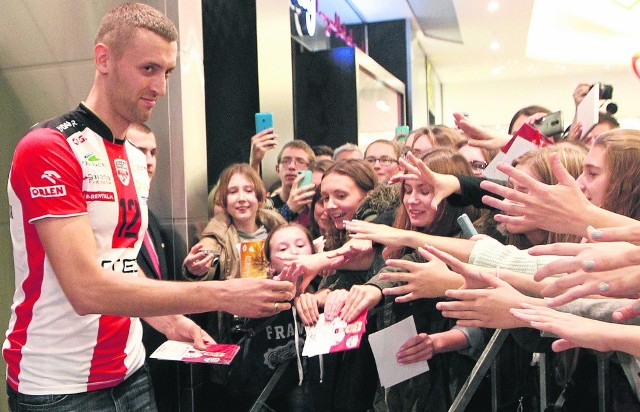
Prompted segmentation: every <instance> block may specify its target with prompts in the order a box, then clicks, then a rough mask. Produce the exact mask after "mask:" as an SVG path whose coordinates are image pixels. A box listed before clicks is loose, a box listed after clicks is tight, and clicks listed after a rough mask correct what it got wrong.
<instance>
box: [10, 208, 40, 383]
mask: <svg viewBox="0 0 640 412" xmlns="http://www.w3.org/2000/svg"><path fill="white" fill-rule="evenodd" d="M22 227H23V228H24V233H25V244H26V249H27V262H28V265H29V274H28V275H27V277H26V279H25V280H24V282H23V283H22V290H23V292H24V296H25V300H24V301H22V303H20V304H18V305H17V306H16V309H15V313H16V323H15V325H14V326H13V329H12V330H11V333H10V334H9V336H7V340H8V341H9V342H11V346H10V347H9V348H7V349H5V350H4V351H3V356H4V359H5V362H6V363H7V382H8V383H9V385H10V386H11V387H12V388H13V390H15V391H18V385H19V384H20V380H19V375H20V361H21V360H22V348H23V347H24V345H25V344H26V342H27V329H28V328H29V324H30V323H31V320H32V319H33V307H34V306H35V304H36V302H37V301H38V299H39V298H40V294H41V292H42V280H43V277H44V259H45V253H44V248H43V247H42V243H40V239H39V238H38V235H37V233H35V228H34V227H33V225H31V224H30V223H29V222H28V221H27V218H26V217H24V218H23V220H22Z"/></svg>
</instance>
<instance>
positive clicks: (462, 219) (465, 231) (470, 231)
mask: <svg viewBox="0 0 640 412" xmlns="http://www.w3.org/2000/svg"><path fill="white" fill-rule="evenodd" d="M457 222H458V225H460V229H462V235H463V236H464V237H466V238H467V239H469V238H471V237H473V236H475V235H477V234H478V231H477V230H476V228H475V227H473V223H471V219H469V216H467V214H466V213H463V214H461V215H460V216H458V219H457Z"/></svg>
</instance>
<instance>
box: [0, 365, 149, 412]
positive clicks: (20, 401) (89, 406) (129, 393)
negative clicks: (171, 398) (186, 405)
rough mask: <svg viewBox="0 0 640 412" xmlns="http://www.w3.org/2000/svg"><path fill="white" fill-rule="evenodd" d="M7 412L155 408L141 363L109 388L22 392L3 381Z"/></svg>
mask: <svg viewBox="0 0 640 412" xmlns="http://www.w3.org/2000/svg"><path fill="white" fill-rule="evenodd" d="M7 395H8V396H9V410H10V411H11V412H30V411H47V412H71V411H81V412H88V411H91V412H130V411H131V412H133V411H136V412H137V411H140V412H142V411H145V412H147V411H151V412H155V411H157V408H156V403H155V400H154V397H153V387H152V386H151V379H150V378H149V371H148V369H147V366H146V365H144V366H143V367H142V368H140V369H139V370H138V371H136V372H135V373H134V374H133V375H131V376H130V377H129V378H128V379H126V380H125V381H124V382H122V383H120V384H119V385H116V386H114V387H111V388H105V389H100V390H96V391H90V392H81V393H72V394H67V395H65V394H62V395H24V394H22V393H19V392H16V391H14V390H13V388H11V387H10V386H9V385H7Z"/></svg>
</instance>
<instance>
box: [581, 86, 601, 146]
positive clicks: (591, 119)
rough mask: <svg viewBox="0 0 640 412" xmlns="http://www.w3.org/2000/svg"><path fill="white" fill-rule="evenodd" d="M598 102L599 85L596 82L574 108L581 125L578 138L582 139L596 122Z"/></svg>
mask: <svg viewBox="0 0 640 412" xmlns="http://www.w3.org/2000/svg"><path fill="white" fill-rule="evenodd" d="M599 102H600V85H599V84H598V83H596V84H594V85H593V87H592V88H591V90H589V93H587V95H586V96H585V97H584V99H582V101H581V102H580V104H579V105H578V107H577V108H576V117H577V118H578V121H579V122H580V124H581V125H582V134H581V135H580V139H583V138H584V137H585V136H586V135H587V134H588V133H589V132H590V131H591V129H593V126H595V125H596V124H598V110H599V108H598V105H599Z"/></svg>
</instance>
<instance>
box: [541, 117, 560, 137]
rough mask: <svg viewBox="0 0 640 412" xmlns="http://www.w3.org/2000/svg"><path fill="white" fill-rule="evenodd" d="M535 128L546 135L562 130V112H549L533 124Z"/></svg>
mask: <svg viewBox="0 0 640 412" xmlns="http://www.w3.org/2000/svg"><path fill="white" fill-rule="evenodd" d="M535 128H536V129H538V131H539V132H540V133H542V134H543V135H545V136H547V137H549V136H553V135H556V134H559V133H562V132H564V125H563V124H562V112H561V111H557V112H553V113H549V114H548V115H546V116H545V117H543V118H542V119H540V121H539V122H538V123H536V124H535Z"/></svg>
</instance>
